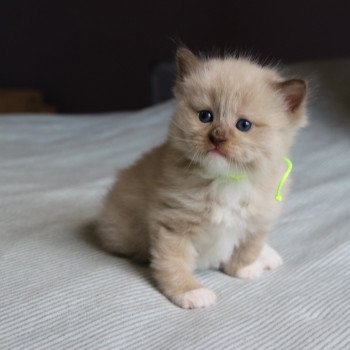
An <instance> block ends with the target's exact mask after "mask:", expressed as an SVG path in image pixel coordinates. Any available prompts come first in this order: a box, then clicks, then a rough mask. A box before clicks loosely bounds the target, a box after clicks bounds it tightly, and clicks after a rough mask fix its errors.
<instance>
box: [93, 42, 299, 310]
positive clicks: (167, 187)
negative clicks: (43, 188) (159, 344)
mask: <svg viewBox="0 0 350 350" xmlns="http://www.w3.org/2000/svg"><path fill="white" fill-rule="evenodd" d="M176 59H177V69H178V73H177V81H176V85H175V90H174V91H175V97H176V109H175V112H174V115H173V118H172V121H171V125H170V128H169V134H168V138H167V140H166V142H165V143H164V144H162V145H160V146H159V147H157V148H155V149H153V150H152V151H150V152H149V153H147V154H145V155H144V156H143V157H142V158H141V159H140V160H138V161H137V162H136V163H135V164H134V165H132V166H131V167H129V168H128V169H125V170H123V171H121V172H120V174H119V178H118V181H117V182H116V183H115V184H114V186H113V188H112V189H111V190H110V192H109V193H108V195H107V198H106V201H105V206H104V210H103V212H102V214H101V217H100V220H99V234H100V236H101V240H102V242H103V244H104V246H105V247H106V249H108V250H110V251H112V252H115V253H118V254H121V255H125V256H129V257H132V258H135V259H137V260H141V261H150V262H151V268H152V270H153V275H154V278H155V280H156V282H157V285H158V286H159V289H160V290H161V291H162V292H163V293H164V294H165V295H166V296H167V297H168V298H169V299H170V300H171V301H172V302H174V303H175V304H176V305H178V306H180V307H183V308H198V307H206V306H209V305H211V304H213V303H214V302H215V300H216V296H215V294H214V292H212V291H211V290H209V289H207V288H205V287H203V286H202V285H201V284H200V283H199V282H198V281H197V280H196V279H195V278H194V277H193V275H192V272H193V271H194V270H195V269H197V268H208V267H214V268H221V269H222V270H223V271H225V272H226V273H227V274H229V275H230V276H237V277H240V278H245V279H252V278H256V277H259V276H260V275H261V274H262V272H263V270H264V269H273V268H275V267H277V266H279V265H280V264H281V263H282V260H281V258H280V256H279V255H278V254H277V253H276V252H275V251H274V250H273V249H272V248H271V247H269V246H268V245H267V244H266V243H264V240H265V236H266V234H267V232H268V231H269V229H270V228H271V225H272V224H273V222H274V221H275V219H276V217H277V216H278V215H279V213H280V210H281V203H280V202H276V200H275V193H276V188H277V186H278V183H279V180H280V179H281V177H282V175H283V173H284V171H285V170H286V165H285V164H284V162H283V160H282V157H283V156H286V155H288V152H289V149H290V147H291V144H292V141H293V138H294V135H295V133H296V131H297V129H298V128H299V127H300V126H301V125H303V123H305V121H306V116H305V110H304V97H305V93H306V88H305V83H304V82H303V81H302V80H297V79H293V80H284V79H283V78H282V77H281V76H280V74H279V73H278V72H277V71H275V70H273V69H270V68H266V67H262V66H260V65H258V64H255V63H253V62H251V61H249V60H247V59H241V58H239V59H235V58H232V57H227V58H224V59H219V58H213V59H203V58H199V57H196V56H195V55H194V54H193V53H192V52H191V51H189V50H188V49H185V48H180V49H179V50H178V51H177V55H176ZM232 174H234V177H238V178H237V179H231V178H230V177H229V175H232ZM287 187H288V186H287ZM283 192H284V194H285V188H284V189H283Z"/></svg>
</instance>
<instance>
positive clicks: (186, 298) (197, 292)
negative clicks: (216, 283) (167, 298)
mask: <svg viewBox="0 0 350 350" xmlns="http://www.w3.org/2000/svg"><path fill="white" fill-rule="evenodd" d="M171 300H172V301H173V303H174V304H176V305H178V306H180V307H182V308H184V309H197V308H202V307H208V306H211V305H213V304H215V301H216V295H215V293H214V292H213V291H211V290H210V289H208V288H198V289H193V290H190V291H189V292H186V293H182V294H179V295H177V296H175V297H173V298H171Z"/></svg>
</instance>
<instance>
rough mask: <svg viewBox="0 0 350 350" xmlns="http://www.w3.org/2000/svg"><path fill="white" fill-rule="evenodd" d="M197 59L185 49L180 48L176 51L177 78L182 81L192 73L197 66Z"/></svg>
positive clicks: (198, 61)
mask: <svg viewBox="0 0 350 350" xmlns="http://www.w3.org/2000/svg"><path fill="white" fill-rule="evenodd" d="M199 63H200V60H199V58H198V57H197V56H196V55H194V54H193V53H192V51H190V50H189V49H187V48H185V47H180V48H178V49H177V51H176V67H177V77H178V79H179V80H182V79H183V78H184V77H186V76H187V75H188V74H190V73H191V72H193V71H194V70H195V69H196V67H197V66H198V65H199Z"/></svg>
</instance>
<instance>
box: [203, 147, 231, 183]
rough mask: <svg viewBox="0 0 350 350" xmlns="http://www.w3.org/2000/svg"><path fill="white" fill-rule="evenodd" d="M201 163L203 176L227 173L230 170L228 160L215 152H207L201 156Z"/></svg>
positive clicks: (216, 175)
mask: <svg viewBox="0 0 350 350" xmlns="http://www.w3.org/2000/svg"><path fill="white" fill-rule="evenodd" d="M201 165H202V167H203V170H204V173H203V175H204V176H205V177H218V176H223V175H227V174H228V173H229V172H230V164H229V162H228V160H227V159H226V158H225V157H224V156H222V155H220V154H218V153H216V152H209V153H208V154H207V155H206V156H205V157H203V159H202V160H201Z"/></svg>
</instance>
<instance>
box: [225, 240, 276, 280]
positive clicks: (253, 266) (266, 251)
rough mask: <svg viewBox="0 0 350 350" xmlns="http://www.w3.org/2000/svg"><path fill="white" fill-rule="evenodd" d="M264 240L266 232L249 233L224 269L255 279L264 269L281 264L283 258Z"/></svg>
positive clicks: (242, 276) (227, 271)
mask: <svg viewBox="0 0 350 350" xmlns="http://www.w3.org/2000/svg"><path fill="white" fill-rule="evenodd" d="M264 241H265V234H256V235H249V236H248V237H247V239H246V240H245V241H244V242H242V243H241V244H240V245H239V246H238V247H237V248H236V249H235V250H234V252H233V254H232V256H231V258H230V260H229V261H228V262H227V263H225V264H224V266H223V269H224V271H225V272H226V273H227V274H228V275H230V276H236V277H239V278H242V279H255V278H258V277H260V276H261V275H262V273H263V271H264V270H271V269H274V268H276V267H278V266H280V265H281V264H282V258H281V257H280V256H279V254H278V253H277V252H276V251H275V250H274V249H272V248H271V247H270V246H269V245H267V244H266V243H264Z"/></svg>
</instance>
